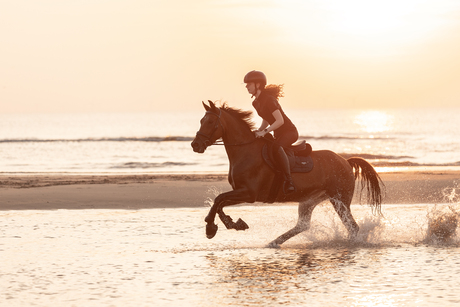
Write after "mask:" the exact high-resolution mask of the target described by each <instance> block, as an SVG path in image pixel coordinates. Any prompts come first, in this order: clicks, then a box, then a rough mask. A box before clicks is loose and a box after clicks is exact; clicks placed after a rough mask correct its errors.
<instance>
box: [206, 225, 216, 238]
mask: <svg viewBox="0 0 460 307" xmlns="http://www.w3.org/2000/svg"><path fill="white" fill-rule="evenodd" d="M217 228H218V227H217V225H216V224H207V225H206V237H207V238H208V239H212V238H214V236H215V235H216V233H217Z"/></svg>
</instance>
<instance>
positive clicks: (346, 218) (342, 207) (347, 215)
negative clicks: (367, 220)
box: [329, 195, 359, 239]
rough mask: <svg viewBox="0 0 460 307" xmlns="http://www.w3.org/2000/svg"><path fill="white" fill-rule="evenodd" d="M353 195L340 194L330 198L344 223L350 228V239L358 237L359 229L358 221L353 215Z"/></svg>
mask: <svg viewBox="0 0 460 307" xmlns="http://www.w3.org/2000/svg"><path fill="white" fill-rule="evenodd" d="M352 198H353V195H351V196H346V197H345V196H339V197H331V198H330V199H329V200H330V202H331V203H332V206H333V207H334V209H335V212H337V214H338V215H339V217H340V219H341V220H342V223H343V224H344V225H345V227H346V228H347V230H348V236H349V238H350V239H354V238H356V235H357V234H358V231H359V226H358V223H356V221H355V219H354V217H353V215H352V214H351V209H350V205H351V200H352Z"/></svg>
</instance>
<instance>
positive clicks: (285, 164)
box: [274, 146, 296, 194]
mask: <svg viewBox="0 0 460 307" xmlns="http://www.w3.org/2000/svg"><path fill="white" fill-rule="evenodd" d="M274 154H275V157H276V158H275V159H276V161H277V163H278V165H279V166H280V168H281V171H282V172H283V175H284V184H283V192H284V194H290V193H293V192H295V191H296V188H295V186H294V182H293V181H292V177H291V169H290V167H289V159H288V157H287V155H286V152H285V151H284V149H283V147H282V146H278V149H275V150H274Z"/></svg>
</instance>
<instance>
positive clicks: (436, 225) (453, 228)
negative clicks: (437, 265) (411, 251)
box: [425, 205, 460, 244]
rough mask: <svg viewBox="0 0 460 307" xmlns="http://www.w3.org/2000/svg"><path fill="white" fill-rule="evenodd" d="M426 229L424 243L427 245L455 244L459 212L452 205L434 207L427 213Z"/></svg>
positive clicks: (459, 218) (459, 217)
mask: <svg viewBox="0 0 460 307" xmlns="http://www.w3.org/2000/svg"><path fill="white" fill-rule="evenodd" d="M427 220H428V228H427V233H426V238H425V242H426V243H429V244H446V243H455V242H456V239H457V236H456V233H457V226H458V223H459V221H460V212H459V211H458V209H456V208H455V207H454V205H447V206H444V207H439V206H437V205H435V206H434V207H433V208H432V209H431V210H430V211H429V212H428V213H427Z"/></svg>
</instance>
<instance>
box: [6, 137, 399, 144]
mask: <svg viewBox="0 0 460 307" xmlns="http://www.w3.org/2000/svg"><path fill="white" fill-rule="evenodd" d="M194 138H195V137H194V136H147V137H103V138H78V139H65V138H61V139H40V138H23V139H19V138H18V139H0V143H53V142H56V143H57V142H191V141H193V139H194ZM299 139H303V140H306V141H308V140H376V141H378V140H391V139H393V138H390V137H379V136H377V137H371V136H301V137H300V138H299Z"/></svg>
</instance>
